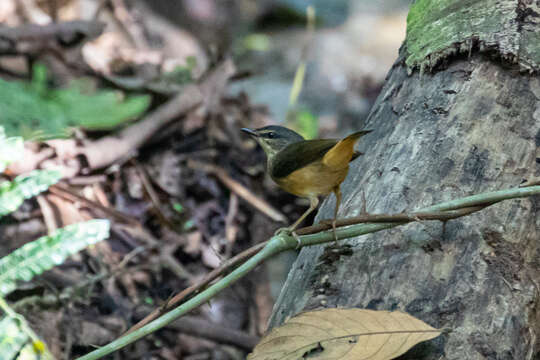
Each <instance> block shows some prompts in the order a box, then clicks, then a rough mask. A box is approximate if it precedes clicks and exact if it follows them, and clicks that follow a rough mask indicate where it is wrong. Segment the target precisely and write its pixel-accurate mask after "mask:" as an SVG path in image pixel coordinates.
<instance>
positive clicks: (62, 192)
mask: <svg viewBox="0 0 540 360" xmlns="http://www.w3.org/2000/svg"><path fill="white" fill-rule="evenodd" d="M49 192H50V193H51V194H55V195H58V196H60V197H62V198H64V199H67V200H71V201H73V198H75V199H77V200H79V201H82V202H85V203H87V204H88V205H90V206H91V207H94V208H96V209H99V210H101V211H103V212H104V213H105V214H107V215H109V216H111V217H113V218H115V219H118V220H119V221H120V222H125V223H127V224H132V225H138V224H139V221H138V220H137V219H135V218H133V217H131V216H128V215H126V214H124V213H121V212H120V211H118V210H115V209H111V208H108V207H105V206H103V205H101V204H100V203H98V202H96V201H93V200H90V199H87V198H85V197H84V196H81V195H79V194H77V193H76V192H74V191H72V190H70V189H68V188H66V187H64V186H61V185H59V184H56V185H52V186H51V187H49Z"/></svg>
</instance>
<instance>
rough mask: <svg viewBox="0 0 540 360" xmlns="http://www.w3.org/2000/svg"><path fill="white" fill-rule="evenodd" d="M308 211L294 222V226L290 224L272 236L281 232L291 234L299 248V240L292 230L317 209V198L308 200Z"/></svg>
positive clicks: (313, 197)
mask: <svg viewBox="0 0 540 360" xmlns="http://www.w3.org/2000/svg"><path fill="white" fill-rule="evenodd" d="M309 203H310V204H309V209H307V210H306V212H305V213H303V214H302V216H300V217H299V218H298V220H296V221H295V222H294V224H292V225H291V226H289V227H286V228H280V229H277V231H276V232H275V233H274V235H277V234H279V233H280V232H282V231H286V232H287V233H289V234H291V236H292V237H294V238H295V239H296V242H297V243H298V246H300V238H299V237H298V235H297V234H296V233H295V232H294V230H295V229H296V228H297V227H298V225H300V223H301V222H302V221H304V219H305V218H306V217H307V216H308V215H309V214H311V212H312V211H313V210H315V209H316V208H317V205H319V198H318V197H317V196H312V197H310V198H309Z"/></svg>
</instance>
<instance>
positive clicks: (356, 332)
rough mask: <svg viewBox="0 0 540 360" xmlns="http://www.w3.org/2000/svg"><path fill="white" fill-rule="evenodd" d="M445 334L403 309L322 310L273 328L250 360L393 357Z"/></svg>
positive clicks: (380, 359)
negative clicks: (401, 310)
mask: <svg viewBox="0 0 540 360" xmlns="http://www.w3.org/2000/svg"><path fill="white" fill-rule="evenodd" d="M440 334H441V331H440V330H437V329H435V328H432V327H431V326H429V325H427V324H426V323H424V322H423V321H421V320H418V319H416V318H414V317H412V316H411V315H408V314H406V313H403V312H400V311H393V312H390V311H374V310H363V309H324V310H316V311H309V312H305V313H302V314H300V315H298V316H295V317H293V318H291V319H289V320H287V321H286V322H285V323H284V324H283V325H282V326H280V327H278V328H275V329H273V330H272V331H271V332H270V333H269V334H268V335H266V336H265V337H264V338H263V339H262V340H261V342H260V343H259V344H258V345H257V346H256V347H255V349H253V352H252V353H251V354H250V355H248V359H250V360H278V359H280V360H285V359H287V360H293V359H306V358H309V357H311V356H313V357H316V358H317V359H320V360H323V359H333V360H337V359H340V360H353V359H354V360H362V359H366V360H367V359H369V360H389V359H394V358H396V357H398V356H399V355H401V354H403V353H405V352H406V351H407V350H409V349H410V348H411V347H413V346H414V345H416V344H418V343H419V342H422V341H426V340H429V339H433V338H435V337H437V336H439V335H440Z"/></svg>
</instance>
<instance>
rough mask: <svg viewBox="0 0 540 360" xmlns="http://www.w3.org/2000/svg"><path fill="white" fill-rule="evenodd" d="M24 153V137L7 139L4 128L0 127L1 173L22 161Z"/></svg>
mask: <svg viewBox="0 0 540 360" xmlns="http://www.w3.org/2000/svg"><path fill="white" fill-rule="evenodd" d="M23 152H24V144H23V139H22V137H10V138H6V133H5V132H4V128H3V127H2V126H0V173H3V172H4V171H5V170H6V167H7V165H8V164H10V163H12V162H14V161H17V160H19V159H21V158H22V156H23Z"/></svg>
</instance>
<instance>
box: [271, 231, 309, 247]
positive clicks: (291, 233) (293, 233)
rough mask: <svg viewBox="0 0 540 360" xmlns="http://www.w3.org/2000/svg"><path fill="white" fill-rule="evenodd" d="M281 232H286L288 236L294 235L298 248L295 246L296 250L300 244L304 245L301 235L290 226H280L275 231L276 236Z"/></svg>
mask: <svg viewBox="0 0 540 360" xmlns="http://www.w3.org/2000/svg"><path fill="white" fill-rule="evenodd" d="M280 233H286V234H287V236H292V237H293V238H294V240H296V248H295V249H296V250H297V249H299V248H300V245H302V243H301V242H300V237H299V236H298V234H297V233H296V232H294V231H293V230H291V229H289V228H279V229H277V230H276V232H275V233H274V236H278V235H279V234H280Z"/></svg>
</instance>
